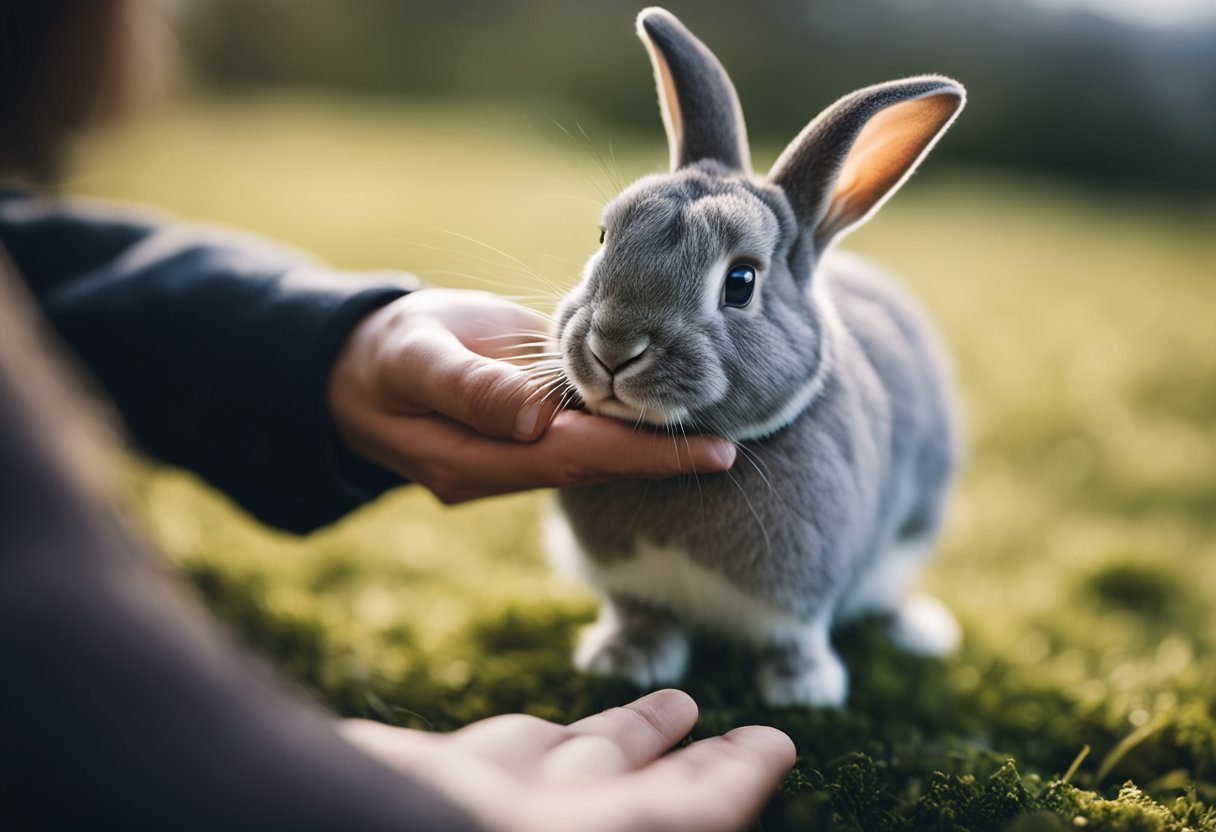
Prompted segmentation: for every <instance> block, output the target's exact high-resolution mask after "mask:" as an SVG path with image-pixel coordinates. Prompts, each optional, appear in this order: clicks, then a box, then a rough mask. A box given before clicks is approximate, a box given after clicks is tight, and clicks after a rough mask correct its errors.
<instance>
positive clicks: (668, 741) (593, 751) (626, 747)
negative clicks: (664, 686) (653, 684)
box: [542, 690, 697, 783]
mask: <svg viewBox="0 0 1216 832" xmlns="http://www.w3.org/2000/svg"><path fill="white" fill-rule="evenodd" d="M696 722H697V704H696V703H695V702H693V700H692V697H690V696H689V695H688V694H686V693H684V692H683V691H678V690H660V691H656V692H655V693H651V694H649V695H647V696H644V697H642V698H641V699H638V700H637V701H635V702H631V703H629V704H628V705H625V706H624V707H621V708H612V709H610V710H607V711H604V712H603V713H599V714H595V715H594V716H589V717H587V718H586V719H581V720H579V721H578V722H575V723H574V724H573V725H571V726H570V727H569V729H568V734H569V739H567V740H566V741H565V742H563V743H562V744H561V745H559V746H557V747H556V748H554V749H553V750H552V752H550V754H549V755H548V756H547V757H546V758H545V763H544V767H543V772H542V774H543V776H545V777H547V778H548V779H549V780H550V781H551V782H562V783H569V782H574V781H578V780H586V779H590V778H595V777H600V776H605V775H610V774H615V773H617V772H622V771H630V770H632V769H636V768H640V767H641V766H643V765H645V764H647V763H649V762H652V761H653V760H655V759H657V758H658V757H660V756H662V755H663V754H664V753H665V752H666V751H667V750H668V749H670V748H671V747H672V746H673V745H675V744H676V743H677V742H679V741H680V740H681V739H682V738H683V737H685V736H687V734H688V732H689V731H691V730H692V727H693V725H695V724H696Z"/></svg>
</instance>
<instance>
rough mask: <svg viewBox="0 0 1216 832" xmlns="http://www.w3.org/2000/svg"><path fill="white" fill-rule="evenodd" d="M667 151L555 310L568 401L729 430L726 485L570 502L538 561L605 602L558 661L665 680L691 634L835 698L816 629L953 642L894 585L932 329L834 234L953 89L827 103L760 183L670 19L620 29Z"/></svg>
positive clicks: (782, 694)
mask: <svg viewBox="0 0 1216 832" xmlns="http://www.w3.org/2000/svg"><path fill="white" fill-rule="evenodd" d="M638 35H639V36H640V37H641V39H642V41H643V42H644V43H645V45H646V47H647V49H648V50H649V52H650V57H651V60H652V63H653V65H654V73H655V78H656V82H657V86H658V91H659V102H660V106H661V109H662V114H663V122H664V125H665V126H666V129H667V137H668V140H669V143H670V147H671V172H670V173H666V174H657V175H652V176H647V177H645V178H643V179H641V180H639V181H637V182H635V183H634V184H633V185H631V186H630V187H628V188H626V189H625V190H624V191H623V192H622V193H621V194H620V195H619V196H618V197H616V198H615V199H614V200H613V201H612V202H611V203H609V204H608V206H607V207H606V208H605V209H604V213H603V240H602V243H603V245H602V246H601V248H600V250H599V251H598V252H597V253H596V254H595V255H593V256H592V257H591V259H590V261H589V262H588V264H587V266H586V268H585V270H584V273H583V279H582V281H581V282H580V283H579V285H578V286H577V287H576V288H575V289H573V290H572V291H571V292H570V294H569V295H568V296H566V297H565V298H564V299H563V301H562V303H561V305H560V307H559V310H558V316H557V321H558V323H557V334H556V337H557V339H558V343H559V347H560V351H561V353H562V358H561V362H562V367H563V369H564V371H565V374H566V376H567V378H568V379H569V380H570V381H571V382H572V383H573V385H574V387H575V388H576V389H577V391H578V393H579V395H580V396H581V398H582V400H583V402H584V404H585V406H586V407H587V408H588V409H589V410H591V411H593V412H595V413H599V414H606V415H609V416H614V417H617V418H620V419H625V420H629V421H631V422H636V423H639V424H640V423H642V422H647V423H650V424H651V425H654V426H660V427H661V428H662V429H664V430H668V431H670V432H672V436H673V441H680V439H681V438H682V435H683V434H684V433H685V432H694V431H696V432H703V433H710V434H716V435H719V436H725V437H728V438H730V439H732V440H734V441H735V442H736V443H737V444H738V445H739V448H740V453H739V459H738V460H737V461H736V464H735V466H734V468H733V469H732V470H731V471H730V472H728V473H726V474H717V475H712V476H709V475H701V476H698V477H682V478H676V479H672V480H663V481H649V482H640V481H639V482H630V481H625V482H614V483H609V484H605V485H594V486H586V487H579V488H570V489H566V490H563V491H562V492H560V495H559V501H558V503H559V506H560V512H557V513H555V516H554V518H553V519H554V521H555V522H554V523H553V524H552V525H551V528H550V529H549V538H550V540H549V542H550V548H551V550H552V552H553V556H554V559H555V562H556V563H557V564H558V565H559V567H561V568H563V569H564V570H565V571H567V572H570V573H573V574H574V575H576V576H578V577H579V578H581V579H582V580H585V581H586V582H588V583H589V584H590V585H591V586H592V587H594V588H595V589H596V590H597V591H599V592H600V593H601V594H602V596H603V604H602V607H601V610H600V616H599V620H598V621H597V622H596V623H595V624H593V625H591V626H590V627H588V628H587V629H586V630H585V631H584V633H583V636H582V639H581V642H580V644H579V646H578V648H577V651H576V655H575V662H576V664H577V665H578V666H579V667H580V668H582V669H584V670H586V671H588V672H592V673H598V674H605V675H614V676H623V677H626V678H629V679H631V680H633V681H634V682H636V683H637V684H638V685H641V686H644V687H650V686H659V685H664V684H669V683H673V682H676V681H678V680H679V678H680V677H681V676H682V674H683V672H684V669H685V666H686V664H687V661H688V639H687V635H686V630H687V628H689V627H705V628H711V629H714V630H717V631H720V632H723V633H725V634H727V635H729V636H732V637H735V638H738V639H742V640H745V641H747V642H749V643H751V644H754V645H755V647H756V649H757V651H758V656H759V662H758V679H757V681H758V684H759V689H760V693H761V696H762V697H763V699H764V700H765V701H766V702H767V703H769V704H770V705H804V706H833V705H840V704H842V703H843V702H844V700H845V697H846V694H847V690H848V675H847V672H846V670H845V668H844V665H843V664H842V663H841V661H840V659H839V657H838V656H837V655H836V653H835V652H834V650H833V648H832V645H831V641H830V630H831V628H832V627H833V625H835V624H837V623H839V622H841V621H843V620H848V619H850V618H853V617H856V616H861V615H882V616H886V617H888V618H889V621H890V627H891V633H892V636H893V638H894V639H895V641H896V642H897V643H898V644H900V645H901V646H903V647H904V648H906V649H908V650H911V651H915V652H919V653H924V654H942V653H945V652H948V651H949V650H951V649H953V648H954V647H955V646H956V644H957V643H958V641H959V637H960V633H959V628H958V625H957V623H956V622H955V620H954V618H953V617H952V616H951V614H950V613H949V611H948V610H946V608H945V607H944V606H943V605H942V604H940V603H939V602H938V601H936V600H934V599H932V598H929V597H927V596H921V595H915V594H909V584H910V583H911V582H912V579H913V578H914V577H915V574H916V572H917V571H918V569H919V567H920V566H921V564H922V563H923V561H924V560H925V558H926V557H927V555H928V553H929V551H930V549H931V547H932V545H933V542H934V538H935V536H936V535H937V532H938V529H939V526H940V524H941V519H942V511H943V506H944V503H945V500H946V496H947V492H948V490H949V486H950V482H951V478H952V474H953V471H954V469H955V466H956V460H957V456H958V454H957V449H956V433H955V425H954V421H955V420H954V416H953V413H952V410H951V396H950V379H949V373H948V372H947V369H946V364H945V362H944V361H943V359H942V356H941V354H940V352H939V350H938V347H937V344H936V342H935V339H934V336H933V332H932V330H931V328H930V325H929V324H928V322H927V321H926V319H925V317H924V315H923V314H922V313H921V312H920V311H919V309H918V308H917V307H916V305H915V303H914V302H913V301H912V300H911V299H910V298H909V296H908V295H907V294H906V293H905V292H904V291H903V290H902V289H900V288H899V287H898V286H897V285H896V284H895V283H893V282H892V281H891V280H890V279H889V278H887V277H886V276H885V275H884V274H883V273H882V272H880V271H878V270H877V269H875V268H874V267H872V266H870V265H868V264H866V263H865V262H863V261H862V260H860V259H858V258H856V257H853V256H849V255H846V254H843V253H839V252H837V251H835V250H834V249H832V248H831V245H832V243H833V242H834V241H835V240H836V239H838V238H840V237H841V236H842V235H843V234H844V233H846V232H847V231H849V230H851V229H852V228H855V227H856V226H857V225H859V224H860V223H862V222H864V221H865V220H866V219H867V218H868V217H869V216H870V215H871V214H873V213H874V211H875V210H876V209H877V208H878V207H879V206H880V205H881V204H882V203H883V202H884V201H885V200H886V199H887V198H888V197H889V196H890V195H891V194H892V193H894V191H895V190H896V189H898V188H899V186H900V185H901V184H902V183H903V182H904V180H905V179H906V178H907V177H908V176H909V174H911V172H912V171H913V169H915V167H916V166H917V164H918V163H919V162H920V160H921V159H922V158H923V157H924V156H925V154H926V153H928V151H929V149H930V148H931V147H932V146H933V144H934V143H935V142H936V141H937V140H938V138H939V137H940V136H941V135H942V133H943V132H944V131H945V130H946V128H947V127H948V126H949V125H950V123H951V122H952V121H953V120H954V118H955V117H956V116H957V115H958V113H959V111H960V110H961V109H962V107H963V102H964V98H965V93H964V90H963V88H962V86H960V85H959V84H958V83H957V82H955V81H952V80H950V79H948V78H943V77H939V76H922V77H917V78H909V79H905V80H902V81H893V82H891V83H887V84H879V85H877V86H873V87H867V88H866V89H863V90H860V91H858V92H855V93H853V94H852V95H849V96H846V97H845V98H843V99H841V100H840V101H838V102H837V103H836V104H834V105H832V106H831V107H830V108H828V109H827V110H826V111H824V112H823V113H822V114H821V115H820V116H819V117H818V118H816V119H815V120H814V121H812V122H811V123H810V124H809V125H808V126H807V127H806V129H804V130H803V131H802V133H801V134H799V136H798V137H797V138H796V139H794V141H793V142H792V143H791V144H790V145H789V147H787V148H786V150H785V152H784V153H782V154H781V156H780V158H779V159H778V160H777V162H776V164H775V165H774V166H773V169H772V170H771V171H770V172H769V174H768V176H766V177H757V176H754V175H753V174H752V172H751V165H750V162H749V153H748V145H747V136H746V131H745V127H744V123H743V115H742V111H741V110H740V107H739V102H738V99H737V97H736V94H735V90H734V87H733V85H732V84H731V82H730V79H729V78H728V77H727V75H726V72H725V71H724V70H723V68H722V66H721V65H720V64H719V63H718V61H717V59H716V58H715V57H714V56H713V54H712V53H710V51H709V50H708V49H707V48H706V47H705V46H704V45H703V44H702V43H701V42H700V41H698V40H697V39H696V38H695V37H694V36H693V35H692V34H691V33H690V32H689V31H688V30H687V29H686V28H685V27H684V26H683V24H681V23H680V21H679V20H677V19H676V18H675V17H674V16H673V15H671V14H670V13H668V12H666V11H664V10H663V9H658V8H650V9H646V10H645V11H643V12H642V13H641V14H640V15H639V17H638Z"/></svg>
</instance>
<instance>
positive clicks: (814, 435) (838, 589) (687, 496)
mask: <svg viewBox="0 0 1216 832" xmlns="http://www.w3.org/2000/svg"><path fill="white" fill-rule="evenodd" d="M817 279H818V280H821V281H823V284H822V285H823V288H824V289H826V291H824V292H823V295H824V296H826V298H829V299H830V300H828V302H832V303H834V305H835V307H836V309H837V311H838V317H839V322H840V326H839V327H833V330H834V331H833V332H832V339H833V343H832V344H831V345H830V348H829V349H830V354H831V355H832V358H831V359H829V362H830V366H829V367H827V368H825V375H826V378H823V379H822V387H821V389H820V390H819V391H818V395H817V396H816V397H815V398H814V400H813V401H811V403H810V404H809V405H808V406H807V408H806V409H805V410H803V411H802V412H801V413H800V414H798V416H797V417H795V419H794V421H793V422H792V423H791V424H790V425H788V426H787V427H784V428H781V429H779V430H777V431H775V432H774V433H772V434H771V435H768V436H765V437H762V438H757V439H753V440H748V441H746V442H744V443H743V447H744V451H743V452H741V453H740V455H739V462H738V463H737V464H736V465H735V466H734V468H733V469H732V470H731V471H730V473H729V474H725V475H724V474H715V475H697V476H685V477H677V478H674V479H669V480H656V481H634V480H621V481H617V482H610V483H604V484H602V485H590V486H583V487H580V488H571V489H566V490H564V491H562V492H561V494H560V503H561V509H562V512H563V513H564V515H565V517H566V518H568V520H569V523H570V525H571V527H572V531H573V532H574V536H575V538H576V540H577V541H578V547H579V551H580V553H581V557H582V558H584V559H585V562H584V563H581V564H577V563H574V562H568V563H564V564H563V565H565V566H567V567H569V568H576V569H577V570H578V571H579V572H580V573H581V574H584V575H586V576H589V577H593V579H594V583H595V585H596V586H597V587H600V588H603V589H608V590H611V591H613V592H616V593H619V594H621V595H626V596H629V597H633V598H636V599H637V600H639V601H647V602H651V603H655V604H661V605H664V606H669V607H672V608H673V609H676V610H678V611H680V612H681V613H684V614H686V615H688V616H690V617H696V618H698V619H700V621H699V623H701V624H703V625H705V626H711V627H713V626H719V627H720V625H719V624H718V623H717V622H718V621H719V619H720V618H721V613H720V610H722V606H720V605H719V604H717V603H712V602H710V599H708V598H705V597H704V596H703V594H702V593H700V592H696V591H692V584H694V583H702V584H703V583H705V582H698V581H696V579H690V576H691V575H692V574H694V573H695V572H696V571H705V572H708V573H711V574H712V575H713V576H714V577H715V578H718V579H724V580H725V583H726V584H727V585H728V586H729V587H730V589H731V590H732V591H735V592H739V593H742V594H743V595H744V596H745V597H746V598H747V599H748V600H749V601H755V602H757V603H761V604H764V605H765V606H766V607H768V608H770V609H772V610H773V613H774V617H776V618H780V619H785V618H789V619H790V620H797V621H806V620H809V619H811V618H814V617H815V616H817V615H821V614H824V613H829V614H831V613H832V611H833V610H838V611H855V612H861V611H865V610H868V609H872V608H873V606H874V603H875V600H876V599H867V598H866V597H864V595H866V594H867V591H866V587H868V582H867V581H865V580H864V579H865V576H866V575H867V574H869V573H871V572H872V571H873V570H874V568H875V567H876V565H877V564H876V561H878V560H881V559H884V558H886V557H888V556H890V555H891V554H892V553H894V552H897V551H905V550H906V549H907V547H908V546H909V545H915V544H917V543H922V542H925V541H927V540H930V539H931V538H932V537H933V534H934V532H935V531H936V529H937V525H938V518H939V517H940V514H941V509H942V505H943V503H944V500H945V497H946V492H947V487H948V484H949V480H950V475H951V472H952V470H953V468H954V456H955V454H954V450H953V444H952V440H953V436H954V431H953V427H952V422H953V420H952V417H951V407H950V404H949V398H948V394H947V386H948V385H947V379H946V373H945V372H944V370H943V368H942V362H941V360H940V358H939V355H938V351H937V350H936V349H935V348H934V345H933V344H931V343H930V342H929V341H928V339H927V338H926V337H925V333H926V332H927V328H926V325H925V321H924V317H923V315H921V314H920V313H919V311H918V310H917V309H916V307H915V305H914V304H913V302H912V301H911V299H910V298H909V297H908V296H907V295H906V293H905V292H904V291H903V290H902V289H900V288H899V287H898V286H896V285H895V284H894V283H893V282H892V281H891V280H890V279H889V278H888V277H886V276H885V275H883V274H882V273H881V272H879V271H878V270H876V269H874V268H873V267H872V266H870V265H869V264H868V263H866V262H865V261H863V260H861V259H860V258H856V257H853V256H850V255H833V256H831V257H830V258H828V259H827V260H825V262H824V263H823V264H822V265H821V267H820V270H819V274H818V275H817ZM858 426H860V427H861V429H860V430H859V429H858ZM672 441H673V442H681V441H683V437H682V435H681V434H679V433H678V432H676V433H673V434H672ZM640 553H644V555H643V554H640ZM659 553H663V554H659ZM668 557H670V558H671V559H673V560H679V559H683V560H684V561H686V562H687V564H688V567H687V568H686V567H684V566H683V565H680V566H675V565H673V566H671V567H663V566H656V565H654V564H655V560H656V559H662V558H668ZM640 562H645V563H646V564H647V565H648V567H647V568H640V567H639V566H638V564H639V563H640ZM900 589H901V590H902V587H901V588H900ZM853 590H861V595H860V596H856V597H855V593H854V592H853ZM868 594H873V593H868ZM899 597H902V594H901V595H900V596H899ZM894 600H898V598H896V599H894ZM878 605H879V606H882V603H881V602H878ZM726 606H727V608H728V609H729V608H730V607H735V608H742V607H743V606H744V604H743V603H742V602H739V603H733V604H732V603H728V604H727V605H726ZM889 609H890V607H886V609H884V610H883V611H887V610H889ZM724 623H725V624H726V626H725V627H720V628H722V629H725V630H726V631H727V632H733V633H739V632H748V631H752V630H754V631H755V632H754V637H756V638H757V639H760V638H764V637H765V636H766V635H767V631H768V630H769V629H770V628H769V627H767V626H757V624H756V623H749V622H747V621H739V620H735V621H728V622H724Z"/></svg>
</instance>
